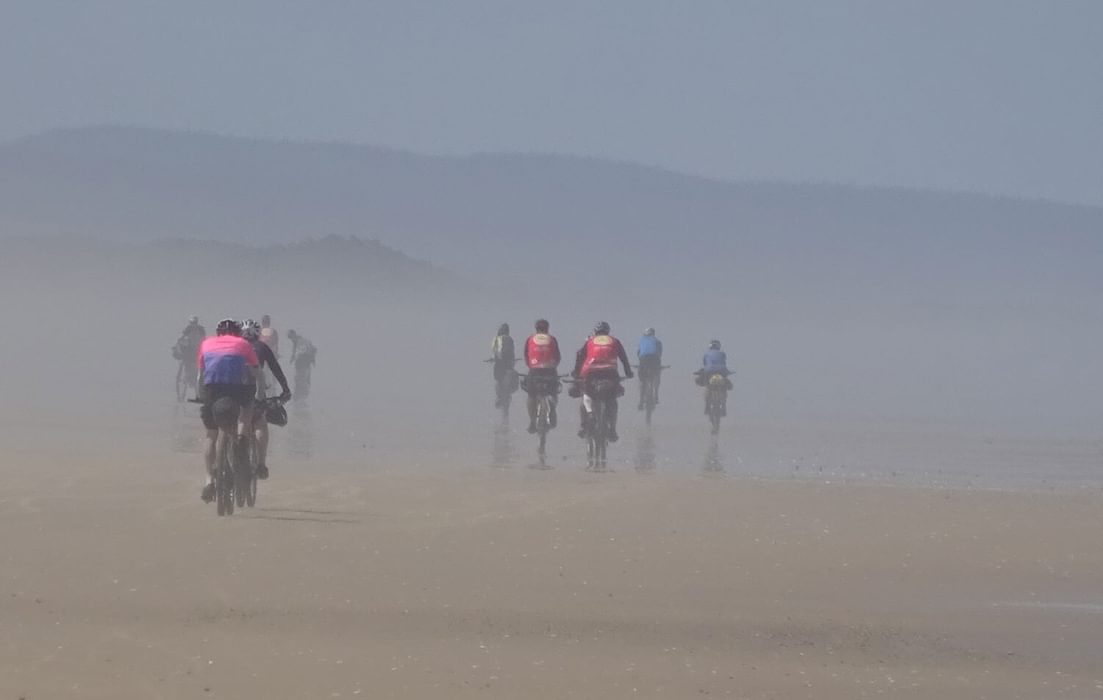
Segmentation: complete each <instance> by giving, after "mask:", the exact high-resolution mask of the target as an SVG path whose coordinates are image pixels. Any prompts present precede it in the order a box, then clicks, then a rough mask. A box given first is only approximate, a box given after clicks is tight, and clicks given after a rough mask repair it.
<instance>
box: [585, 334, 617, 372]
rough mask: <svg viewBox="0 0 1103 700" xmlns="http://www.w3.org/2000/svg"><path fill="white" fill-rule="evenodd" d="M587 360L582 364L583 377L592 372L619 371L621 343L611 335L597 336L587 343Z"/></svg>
mask: <svg viewBox="0 0 1103 700" xmlns="http://www.w3.org/2000/svg"><path fill="white" fill-rule="evenodd" d="M585 347H586V360H585V361H584V362H583V364H582V375H583V376H586V375H588V374H590V373H591V372H599V371H603V372H607V371H610V370H611V371H613V372H615V371H616V370H617V359H618V358H619V357H620V355H621V353H622V352H623V351H622V350H621V344H620V341H619V340H617V339H616V338H614V337H613V336H611V335H595V336H593V337H591V338H590V339H589V340H587V341H586V346H585Z"/></svg>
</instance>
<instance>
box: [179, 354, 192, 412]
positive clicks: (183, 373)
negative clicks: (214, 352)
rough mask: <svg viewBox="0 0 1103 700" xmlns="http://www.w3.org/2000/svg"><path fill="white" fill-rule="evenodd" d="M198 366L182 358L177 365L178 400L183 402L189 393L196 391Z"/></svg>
mask: <svg viewBox="0 0 1103 700" xmlns="http://www.w3.org/2000/svg"><path fill="white" fill-rule="evenodd" d="M195 378H196V367H195V363H194V362H189V361H188V360H186V359H181V360H180V363H179V364H178V365H177V367H176V401H177V402H178V403H183V402H184V400H185V399H187V398H188V394H194V393H195Z"/></svg>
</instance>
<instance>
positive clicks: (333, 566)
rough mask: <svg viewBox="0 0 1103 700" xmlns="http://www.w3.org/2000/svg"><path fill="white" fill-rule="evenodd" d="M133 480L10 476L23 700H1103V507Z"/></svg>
mask: <svg viewBox="0 0 1103 700" xmlns="http://www.w3.org/2000/svg"><path fill="white" fill-rule="evenodd" d="M622 449H626V450H627V449H628V448H627V446H625V447H623V448H622ZM120 455H121V458H118V459H104V458H103V457H96V458H92V459H89V458H87V457H78V454H77V451H66V450H64V449H58V450H56V454H54V455H53V456H50V457H46V456H44V455H42V454H41V453H33V452H25V451H24V452H19V451H17V452H16V454H15V456H14V457H11V458H9V459H8V461H7V463H6V464H4V466H3V467H2V472H3V474H4V483H5V487H4V492H3V494H2V495H0V552H2V553H3V554H2V556H3V574H2V577H0V581H2V585H0V627H2V629H3V634H2V635H0V697H5V698H26V699H27V700H35V699H37V698H64V697H80V698H203V697H223V698H239V697H248V696H255V697H274V698H302V697H318V698H322V697H344V698H352V697H370V698H388V697H423V698H435V697H451V698H464V697H489V698H494V697H500V698H522V697H524V698H535V697H546V698H565V697H579V698H619V697H670V698H690V697H704V696H722V697H740V698H857V697H874V696H879V695H886V696H895V697H915V698H936V697H937V698H970V699H973V698H982V697H989V698H1014V697H1023V698H1039V697H1074V698H1086V697H1103V548H1101V547H1100V546H1099V540H1100V533H1101V532H1103V495H1101V494H1100V493H1099V492H1098V491H1097V490H1096V491H1087V490H1080V491H1070V492H1064V493H1029V492H1017V493H1011V492H999V491H970V490H950V489H921V488H912V487H892V486H883V485H880V486H879V485H862V484H853V483H851V484H840V483H832V484H825V483H822V482H817V481H815V480H807V481H800V482H784V481H770V480H759V479H753V478H732V477H724V476H716V477H711V478H710V477H708V476H703V475H699V476H688V475H682V476H678V475H664V474H662V473H656V474H650V475H641V474H639V473H637V472H635V471H634V470H632V469H631V468H628V469H620V470H618V471H616V472H613V473H609V474H602V475H593V474H587V473H585V472H583V471H581V470H579V469H578V468H577V467H574V466H571V467H566V466H559V467H557V468H556V469H552V470H547V471H538V470H531V469H526V468H524V467H520V466H516V467H510V468H498V469H494V468H490V467H485V468H483V469H470V470H469V469H460V470H454V469H453V470H435V469H433V468H431V465H430V466H429V467H425V466H423V467H421V468H416V469H415V468H411V467H410V466H409V465H404V464H401V463H391V464H382V465H381V464H374V465H370V468H368V465H358V464H356V463H354V462H349V463H346V464H342V465H339V468H334V469H332V470H328V469H323V468H319V466H318V465H316V464H315V465H312V467H311V468H309V469H307V468H296V466H295V465H294V464H293V463H286V464H285V465H284V466H283V468H281V467H280V465H279V464H278V463H274V465H273V479H272V480H271V481H269V482H268V483H265V484H262V487H261V494H260V502H259V504H258V508H256V509H254V510H251V511H238V513H237V514H235V515H234V516H233V517H231V518H221V519H220V518H217V517H216V516H215V514H214V509H213V506H204V505H203V504H201V503H200V501H199V498H198V473H197V472H198V470H199V469H200V467H199V465H198V457H197V455H194V454H179V453H174V454H169V455H168V456H167V457H166V456H165V454H163V453H160V452H158V451H157V450H153V449H151V450H149V451H148V453H143V454H134V453H125V454H124V453H121V452H120ZM300 466H301V465H300Z"/></svg>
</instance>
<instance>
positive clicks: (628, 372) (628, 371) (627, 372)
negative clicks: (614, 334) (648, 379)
mask: <svg viewBox="0 0 1103 700" xmlns="http://www.w3.org/2000/svg"><path fill="white" fill-rule="evenodd" d="M617 355H619V356H620V361H621V364H623V365H624V376H626V377H628V378H629V379H631V377H632V365H631V363H629V362H628V351H627V350H625V349H624V343H622V342H620V341H619V340H618V341H617Z"/></svg>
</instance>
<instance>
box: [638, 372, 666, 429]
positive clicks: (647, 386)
mask: <svg viewBox="0 0 1103 700" xmlns="http://www.w3.org/2000/svg"><path fill="white" fill-rule="evenodd" d="M632 366H633V367H635V368H636V369H637V370H639V377H640V406H641V409H640V410H642V411H643V412H644V414H643V419H644V422H645V423H647V425H651V414H653V413H654V412H655V406H657V405H658V404H659V386H658V382H657V380H658V378H659V375H658V373H659V372H662V371H663V370H664V369H670V365H659V367H658V368H657V369H656V370H655V372H656V373H655V374H654V375H650V376H648V375H647V374H645V372H644V368H643V367H641V366H640V365H632Z"/></svg>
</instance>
